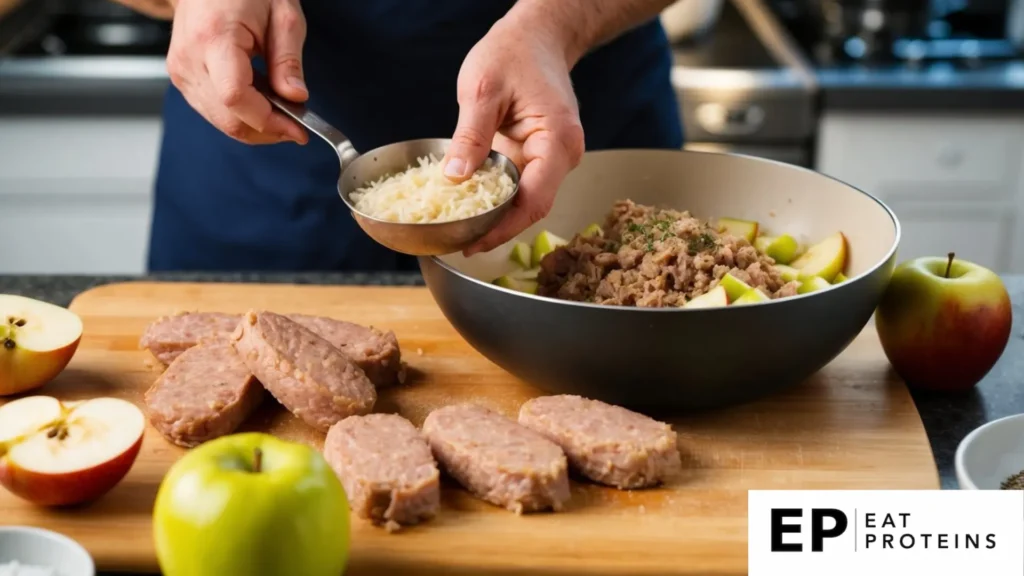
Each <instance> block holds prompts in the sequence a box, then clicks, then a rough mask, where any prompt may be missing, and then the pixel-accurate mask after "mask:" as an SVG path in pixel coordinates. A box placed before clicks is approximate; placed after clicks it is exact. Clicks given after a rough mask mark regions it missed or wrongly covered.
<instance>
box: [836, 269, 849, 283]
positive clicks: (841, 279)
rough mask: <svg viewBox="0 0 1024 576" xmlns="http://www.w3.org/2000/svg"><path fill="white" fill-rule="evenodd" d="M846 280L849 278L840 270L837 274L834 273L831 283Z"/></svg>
mask: <svg viewBox="0 0 1024 576" xmlns="http://www.w3.org/2000/svg"><path fill="white" fill-rule="evenodd" d="M847 280H849V278H847V277H846V275H845V274H843V273H842V272H840V273H839V274H836V277H835V278H834V279H832V283H833V284H839V283H840V282H846V281H847Z"/></svg>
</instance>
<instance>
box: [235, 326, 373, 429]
mask: <svg viewBox="0 0 1024 576" xmlns="http://www.w3.org/2000/svg"><path fill="white" fill-rule="evenodd" d="M231 338H232V342H233V344H234V346H235V349H236V350H237V351H238V353H239V355H241V357H242V361H243V362H245V365H246V366H248V367H249V370H250V371H251V372H252V373H253V374H254V375H255V376H256V378H258V379H259V381H260V382H262V383H263V386H264V387H266V389H267V390H268V391H269V392H270V393H271V394H273V395H274V398H277V401H278V402H280V403H281V404H283V405H284V407H285V408H287V409H288V410H290V411H291V413H292V414H295V415H296V416H298V417H299V418H301V419H302V420H303V421H305V422H306V423H307V424H309V425H310V426H312V427H314V428H316V429H318V430H322V431H324V432H327V430H328V429H330V427H331V426H332V425H333V424H334V423H336V422H338V421H339V420H341V419H342V418H345V417H347V416H352V415H355V414H366V413H368V412H369V411H370V410H371V409H373V405H374V403H375V402H376V401H377V391H376V390H375V389H374V387H373V384H371V383H370V380H369V379H367V378H366V374H364V373H363V371H362V369H360V368H359V367H358V366H356V365H355V363H353V362H352V360H350V359H349V358H348V356H346V355H345V354H344V353H343V352H342V351H341V350H338V349H337V348H335V347H334V346H333V345H332V344H331V343H330V342H328V341H327V340H324V339H323V338H321V337H320V336H317V335H316V334H314V333H313V332H311V331H309V330H307V329H306V328H303V327H302V326H301V325H300V324H298V323H297V322H295V321H293V320H289V319H288V318H287V317H285V316H282V315H280V314H275V313H273V312H259V313H256V312H253V311H250V312H248V313H247V314H246V315H245V317H244V318H243V319H242V321H241V322H240V323H239V324H238V329H237V330H236V331H235V333H234V334H233V335H232V337H231Z"/></svg>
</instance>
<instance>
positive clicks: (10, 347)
mask: <svg viewBox="0 0 1024 576" xmlns="http://www.w3.org/2000/svg"><path fill="white" fill-rule="evenodd" d="M14 346H15V344H14V340H11V339H10V338H4V348H6V349H8V350H14Z"/></svg>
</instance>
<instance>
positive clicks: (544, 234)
mask: <svg viewBox="0 0 1024 576" xmlns="http://www.w3.org/2000/svg"><path fill="white" fill-rule="evenodd" d="M568 243H569V242H568V241H567V240H566V239H565V238H562V237H561V236H556V235H554V234H552V233H551V232H548V231H547V230H541V231H540V233H539V234H537V237H536V238H534V239H533V260H532V264H531V265H532V266H534V267H537V266H540V261H541V260H543V259H544V257H545V256H547V255H548V254H550V253H552V252H554V251H555V249H556V248H558V247H559V246H565V245H566V244H568Z"/></svg>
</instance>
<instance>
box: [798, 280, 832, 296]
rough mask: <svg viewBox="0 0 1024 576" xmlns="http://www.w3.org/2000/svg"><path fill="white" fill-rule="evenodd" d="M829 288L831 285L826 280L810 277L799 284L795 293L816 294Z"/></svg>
mask: <svg viewBox="0 0 1024 576" xmlns="http://www.w3.org/2000/svg"><path fill="white" fill-rule="evenodd" d="M829 286H831V284H829V283H828V280H825V279H824V278H822V277H821V276H811V277H809V278H807V279H806V280H804V281H803V282H802V283H801V284H800V287H799V288H797V289H796V293H797V294H807V293H810V292H817V291H818V290H824V289H825V288H828V287H829Z"/></svg>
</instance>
